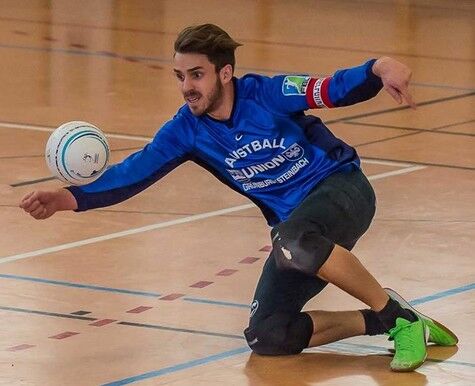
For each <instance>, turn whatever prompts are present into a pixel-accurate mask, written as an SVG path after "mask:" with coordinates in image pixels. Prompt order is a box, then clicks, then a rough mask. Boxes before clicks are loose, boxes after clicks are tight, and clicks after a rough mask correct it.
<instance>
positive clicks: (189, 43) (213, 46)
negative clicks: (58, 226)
mask: <svg viewBox="0 0 475 386" xmlns="http://www.w3.org/2000/svg"><path fill="white" fill-rule="evenodd" d="M241 45H242V44H239V43H237V42H235V41H234V40H233V39H232V38H231V37H230V36H229V35H228V33H227V32H226V31H224V30H222V29H221V28H219V27H218V26H217V25H214V24H202V25H196V26H191V27H187V28H185V29H184V30H183V31H181V32H180V33H179V35H178V37H177V39H176V40H175V52H178V53H180V54H189V53H193V54H203V55H206V56H207V57H208V60H209V61H210V62H211V63H213V64H214V66H215V68H216V72H219V70H221V69H222V68H223V67H224V66H225V65H227V64H230V65H231V66H232V68H233V71H234V64H235V62H236V59H235V58H234V51H235V50H236V48H237V47H239V46H241Z"/></svg>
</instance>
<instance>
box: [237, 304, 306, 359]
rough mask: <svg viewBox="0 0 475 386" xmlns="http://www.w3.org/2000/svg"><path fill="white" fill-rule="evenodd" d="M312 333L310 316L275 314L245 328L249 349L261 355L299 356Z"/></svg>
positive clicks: (302, 313) (304, 314) (302, 314)
mask: <svg viewBox="0 0 475 386" xmlns="http://www.w3.org/2000/svg"><path fill="white" fill-rule="evenodd" d="M312 333H313V322H312V318H311V317H310V315H308V314H306V313H304V312H300V313H298V314H287V313H275V314H272V315H270V316H268V317H267V318H265V319H263V320H261V321H259V322H257V323H256V324H255V325H254V326H252V327H248V328H246V330H245V331H244V335H245V337H246V340H247V343H248V344H249V347H250V348H251V349H252V351H254V352H255V353H257V354H261V355H293V354H299V353H300V352H302V350H303V349H304V348H306V347H308V343H309V342H310V338H311V336H312Z"/></svg>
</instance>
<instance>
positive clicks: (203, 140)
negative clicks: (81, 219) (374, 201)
mask: <svg viewBox="0 0 475 386" xmlns="http://www.w3.org/2000/svg"><path fill="white" fill-rule="evenodd" d="M373 63H374V60H371V61H369V62H367V63H365V64H363V65H361V66H359V67H354V68H349V69H344V70H340V71H337V72H336V73H335V74H334V75H333V76H329V77H326V78H318V79H317V78H312V77H309V76H296V75H279V76H275V77H266V76H261V75H254V74H249V75H246V76H244V77H242V78H239V79H238V78H234V79H233V81H234V106H233V111H232V114H231V117H230V118H229V120H227V121H218V120H215V119H213V118H211V117H210V116H208V115H206V114H205V115H202V116H194V115H193V114H192V113H191V111H190V109H189V108H188V106H187V105H184V106H183V107H181V108H180V109H179V110H178V112H177V114H176V115H175V116H174V118H173V119H172V120H170V121H168V122H167V123H165V124H164V125H163V127H162V128H161V129H160V130H159V131H158V132H157V134H156V135H155V137H154V138H153V140H152V141H151V142H150V143H149V144H147V145H146V146H145V147H144V148H143V149H142V150H140V151H138V152H136V153H134V154H132V155H130V156H129V157H127V158H126V159H125V160H123V161H122V162H121V163H119V164H116V165H113V166H112V167H110V168H109V169H108V170H107V171H106V172H105V173H104V174H103V175H102V176H101V177H100V178H99V179H98V180H96V181H94V182H93V183H91V184H88V185H84V186H81V187H76V186H71V187H68V189H69V190H70V191H71V192H72V194H73V195H74V197H75V198H76V200H77V203H78V209H77V210H78V211H83V210H87V209H92V208H98V207H104V206H108V205H112V204H116V203H118V202H121V201H124V200H126V199H127V198H129V197H131V196H133V195H135V194H137V193H139V192H140V191H142V190H144V189H145V188H147V187H148V186H150V185H151V184H153V183H154V182H156V181H157V180H159V179H160V178H161V177H163V176H164V175H165V174H167V173H168V172H169V171H171V170H172V169H174V168H175V167H177V166H178V165H180V164H182V163H183V162H185V161H188V160H191V161H194V162H196V163H197V164H199V165H200V166H202V167H204V168H205V169H207V170H208V171H210V172H211V173H212V174H213V175H214V176H215V177H217V178H218V179H219V180H220V181H221V182H223V183H224V184H226V185H228V186H229V187H230V188H232V189H234V190H235V191H237V192H239V193H241V194H243V195H244V196H246V197H248V198H249V199H250V200H252V201H253V202H254V203H255V204H256V205H257V206H258V207H259V208H260V209H261V211H262V213H263V214H264V216H265V217H266V219H267V221H268V223H269V225H275V224H277V223H279V222H281V221H284V220H285V219H286V218H287V217H288V216H289V215H290V213H291V212H292V210H293V209H294V208H295V207H297V206H298V205H299V204H300V203H301V202H302V200H303V199H304V198H305V197H306V195H307V194H308V193H309V192H310V191H311V190H312V188H313V187H315V186H316V185H317V184H318V183H319V182H320V181H322V180H323V179H324V178H326V177H328V176H329V175H330V174H332V173H335V172H337V171H340V170H343V169H349V168H353V167H359V159H358V156H357V154H356V151H355V150H354V149H353V148H352V147H350V146H349V145H347V144H346V143H344V142H343V141H341V140H339V139H338V138H336V137H335V136H334V135H333V134H332V133H331V132H330V131H329V130H328V129H327V128H326V126H325V125H324V124H323V123H322V121H321V120H320V119H319V118H317V117H314V116H311V115H305V114H304V111H305V110H307V109H309V108H324V107H338V106H347V105H351V104H355V103H358V102H361V101H364V100H367V99H369V98H372V97H373V96H375V95H376V94H377V93H378V92H379V91H380V90H381V88H382V83H381V79H380V78H379V77H377V76H376V75H374V74H373V72H372V70H371V69H372V65H373Z"/></svg>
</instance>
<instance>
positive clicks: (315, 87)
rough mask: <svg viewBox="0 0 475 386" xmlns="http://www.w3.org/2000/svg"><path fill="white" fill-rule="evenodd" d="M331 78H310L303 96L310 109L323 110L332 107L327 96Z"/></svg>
mask: <svg viewBox="0 0 475 386" xmlns="http://www.w3.org/2000/svg"><path fill="white" fill-rule="evenodd" d="M331 79H332V77H331V76H329V77H327V78H318V79H317V78H311V79H310V81H309V83H308V85H307V90H306V93H305V96H306V98H307V103H308V106H309V107H310V108H311V109H323V108H325V107H327V108H331V107H334V106H333V104H332V102H331V100H330V95H329V85H330V80H331Z"/></svg>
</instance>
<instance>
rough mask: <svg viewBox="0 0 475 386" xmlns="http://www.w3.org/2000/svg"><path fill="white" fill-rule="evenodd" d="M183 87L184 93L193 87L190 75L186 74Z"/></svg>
mask: <svg viewBox="0 0 475 386" xmlns="http://www.w3.org/2000/svg"><path fill="white" fill-rule="evenodd" d="M181 89H182V91H183V93H187V92H188V91H190V90H192V89H193V85H192V82H191V80H190V78H189V77H187V76H185V78H184V79H183V82H182V84H181Z"/></svg>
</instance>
